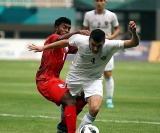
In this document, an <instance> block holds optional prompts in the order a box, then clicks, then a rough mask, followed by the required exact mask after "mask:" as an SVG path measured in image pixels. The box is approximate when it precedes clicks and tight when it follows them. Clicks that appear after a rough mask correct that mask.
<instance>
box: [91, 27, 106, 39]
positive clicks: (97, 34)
mask: <svg viewBox="0 0 160 133" xmlns="http://www.w3.org/2000/svg"><path fill="white" fill-rule="evenodd" d="M90 38H92V39H93V40H94V41H95V42H101V41H105V33H104V31H102V30H101V29H94V30H92V32H91V34H90Z"/></svg>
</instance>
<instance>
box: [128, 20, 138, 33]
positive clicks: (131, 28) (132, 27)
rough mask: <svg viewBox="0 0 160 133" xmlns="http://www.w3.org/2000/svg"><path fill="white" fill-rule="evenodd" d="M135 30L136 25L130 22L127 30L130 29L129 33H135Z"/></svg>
mask: <svg viewBox="0 0 160 133" xmlns="http://www.w3.org/2000/svg"><path fill="white" fill-rule="evenodd" d="M136 28H137V26H136V23H135V22H134V21H130V22H129V29H130V31H131V32H136Z"/></svg>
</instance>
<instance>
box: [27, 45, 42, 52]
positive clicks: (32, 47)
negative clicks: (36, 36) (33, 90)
mask: <svg viewBox="0 0 160 133" xmlns="http://www.w3.org/2000/svg"><path fill="white" fill-rule="evenodd" d="M27 48H28V49H29V51H34V52H42V51H43V50H44V49H43V46H36V45H34V44H32V45H28V47H27Z"/></svg>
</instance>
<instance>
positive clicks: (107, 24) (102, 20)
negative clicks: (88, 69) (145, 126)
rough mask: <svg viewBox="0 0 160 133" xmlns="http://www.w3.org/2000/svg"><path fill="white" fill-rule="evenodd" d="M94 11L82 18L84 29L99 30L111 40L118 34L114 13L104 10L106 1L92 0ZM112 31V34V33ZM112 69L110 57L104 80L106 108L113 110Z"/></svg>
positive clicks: (117, 23) (118, 29)
mask: <svg viewBox="0 0 160 133" xmlns="http://www.w3.org/2000/svg"><path fill="white" fill-rule="evenodd" d="M94 3H95V6H96V9H95V10H91V11H88V12H86V14H85V16H84V21H83V26H84V29H87V30H90V31H92V30H93V29H96V28H100V29H101V30H103V31H104V32H105V34H106V38H107V39H109V40H112V39H114V38H116V37H117V36H118V35H119V33H120V27H119V22H118V19H117V16H116V14H115V13H113V12H111V11H109V10H107V9H105V5H106V3H107V0H94ZM112 31H113V32H112ZM113 69H114V58H113V57H112V58H111V59H110V61H109V62H108V63H107V65H106V67H105V69H104V78H105V83H106V93H107V100H106V106H107V107H108V108H113V107H114V105H113V102H112V99H113V93H114V79H113V77H112V70H113Z"/></svg>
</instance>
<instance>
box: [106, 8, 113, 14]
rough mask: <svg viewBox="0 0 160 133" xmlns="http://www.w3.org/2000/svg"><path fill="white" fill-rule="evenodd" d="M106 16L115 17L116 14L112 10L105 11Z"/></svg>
mask: <svg viewBox="0 0 160 133" xmlns="http://www.w3.org/2000/svg"><path fill="white" fill-rule="evenodd" d="M105 14H107V15H115V13H114V12H112V11H110V10H107V9H106V10H105Z"/></svg>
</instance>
